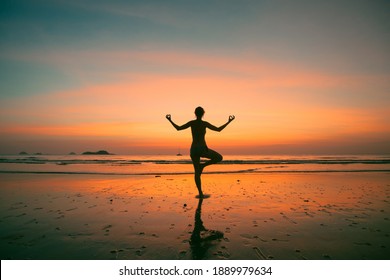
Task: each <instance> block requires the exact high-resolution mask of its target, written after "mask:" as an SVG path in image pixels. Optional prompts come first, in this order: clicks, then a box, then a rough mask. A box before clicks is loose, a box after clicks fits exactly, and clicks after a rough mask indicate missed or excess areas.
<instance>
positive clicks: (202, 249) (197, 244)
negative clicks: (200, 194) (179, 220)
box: [190, 198, 223, 260]
mask: <svg viewBox="0 0 390 280" xmlns="http://www.w3.org/2000/svg"><path fill="white" fill-rule="evenodd" d="M202 203H203V199H202V198H200V199H199V202H198V208H197V209H196V212H195V225H194V230H193V232H192V235H191V239H190V245H191V251H192V258H193V259H195V260H199V259H202V258H203V257H204V255H205V254H206V252H207V250H208V249H209V248H210V247H211V246H212V243H211V241H213V240H216V239H220V238H222V237H223V233H222V232H220V231H217V230H207V229H206V228H205V227H204V225H203V221H202V217H201V212H202Z"/></svg>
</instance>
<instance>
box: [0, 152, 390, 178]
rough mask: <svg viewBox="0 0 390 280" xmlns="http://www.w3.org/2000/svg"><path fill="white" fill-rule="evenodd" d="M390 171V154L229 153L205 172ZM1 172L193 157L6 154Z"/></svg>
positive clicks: (187, 166)
mask: <svg viewBox="0 0 390 280" xmlns="http://www.w3.org/2000/svg"><path fill="white" fill-rule="evenodd" d="M294 172H296V173H298V172H300V173H305V172H307V173H310V172H311V173H312V172H390V155H386V156H378V155H374V156H372V155H343V156H333V155H329V156H264V155H250V156H248V155H229V156H224V160H223V161H222V162H221V163H219V164H216V165H212V166H208V167H206V168H205V170H204V173H214V174H219V173H294ZM0 173H38V174H39V173H42V174H97V175H98V174H100V175H155V176H157V175H180V174H191V173H193V166H192V162H191V159H190V157H189V156H186V155H183V156H163V155H155V156H153V155H148V156H134V155H12V156H10V155H3V156H0Z"/></svg>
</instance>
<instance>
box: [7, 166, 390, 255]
mask: <svg viewBox="0 0 390 280" xmlns="http://www.w3.org/2000/svg"><path fill="white" fill-rule="evenodd" d="M203 184H204V190H205V193H209V194H211V197H210V198H208V199H205V200H203V201H199V200H198V199H196V198H195V194H196V192H195V187H194V184H193V179H192V176H191V175H175V176H161V177H155V176H139V177H136V176H101V175H44V174H0V257H1V259H388V258H389V257H390V220H389V219H390V174H389V173H383V172H382V173H318V174H316V173H314V174H218V175H217V174H213V175H211V174H204V176H203Z"/></svg>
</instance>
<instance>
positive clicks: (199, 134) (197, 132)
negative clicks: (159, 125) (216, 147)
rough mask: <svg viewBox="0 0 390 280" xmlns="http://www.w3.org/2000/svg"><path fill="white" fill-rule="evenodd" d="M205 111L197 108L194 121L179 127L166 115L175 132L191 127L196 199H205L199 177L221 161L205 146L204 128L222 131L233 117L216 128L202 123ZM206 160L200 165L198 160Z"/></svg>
mask: <svg viewBox="0 0 390 280" xmlns="http://www.w3.org/2000/svg"><path fill="white" fill-rule="evenodd" d="M204 113H205V111H204V110H203V108H202V107H197V108H196V109H195V116H196V120H192V121H189V122H187V123H186V124H183V125H181V126H179V125H177V124H175V123H174V122H173V121H172V118H171V115H169V114H168V115H166V118H167V119H168V121H170V123H171V124H172V125H173V126H174V127H175V128H176V129H177V130H183V129H187V128H189V127H191V132H192V144H191V152H190V155H191V159H192V163H193V165H194V170H195V184H196V187H197V188H198V191H199V196H197V197H198V198H206V196H205V195H204V194H203V192H202V183H201V180H200V175H202V172H203V169H204V168H205V167H206V166H208V165H211V164H215V163H218V162H220V161H221V160H222V155H220V154H219V153H217V152H216V151H213V150H211V149H209V148H208V147H207V144H206V139H205V135H206V128H209V129H211V130H214V131H218V132H219V131H222V130H223V129H224V128H225V127H226V126H227V125H228V124H229V123H231V122H232V121H233V120H234V119H235V117H234V116H233V115H232V116H229V120H228V121H227V122H226V123H225V124H224V125H222V126H220V127H216V126H214V125H212V124H210V123H209V122H206V121H203V120H202V118H203V115H204ZM201 157H202V158H207V159H209V160H207V161H205V162H203V163H201V161H200V158H201Z"/></svg>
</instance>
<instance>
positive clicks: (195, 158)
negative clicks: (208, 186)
mask: <svg viewBox="0 0 390 280" xmlns="http://www.w3.org/2000/svg"><path fill="white" fill-rule="evenodd" d="M191 159H192V164H193V165H194V171H195V184H196V187H197V188H198V192H199V198H202V197H203V192H202V182H201V179H200V175H202V170H203V168H202V167H201V164H200V157H198V156H191Z"/></svg>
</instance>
